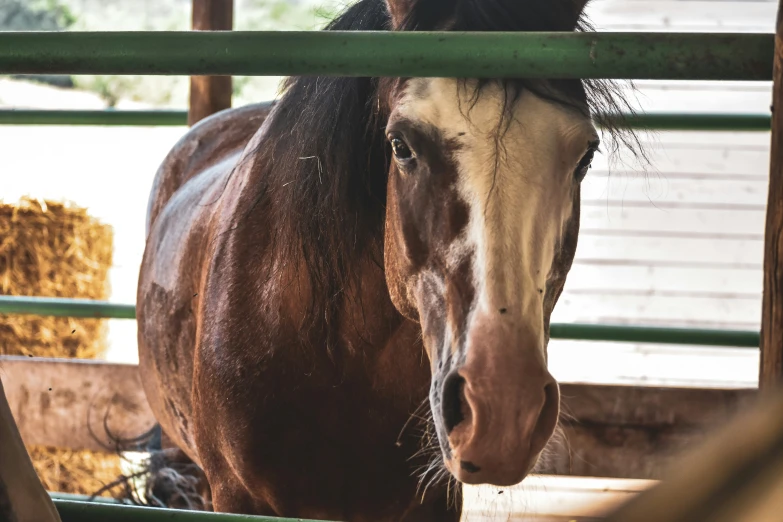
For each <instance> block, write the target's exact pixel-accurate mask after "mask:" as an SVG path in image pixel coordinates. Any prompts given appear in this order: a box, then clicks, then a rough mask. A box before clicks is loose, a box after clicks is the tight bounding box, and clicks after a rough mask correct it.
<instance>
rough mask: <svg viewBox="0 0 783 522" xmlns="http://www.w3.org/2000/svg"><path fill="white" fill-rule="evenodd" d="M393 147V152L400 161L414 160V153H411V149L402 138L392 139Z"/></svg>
mask: <svg viewBox="0 0 783 522" xmlns="http://www.w3.org/2000/svg"><path fill="white" fill-rule="evenodd" d="M391 146H392V151H393V152H394V156H395V157H396V158H397V159H398V160H400V161H408V160H411V159H413V152H411V149H410V148H409V147H408V145H407V144H406V143H405V142H404V141H402V140H401V139H400V138H392V139H391Z"/></svg>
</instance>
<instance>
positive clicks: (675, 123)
mask: <svg viewBox="0 0 783 522" xmlns="http://www.w3.org/2000/svg"><path fill="white" fill-rule="evenodd" d="M187 122H188V113H187V111H184V110H165V109H160V110H113V109H106V110H39V109H0V125H112V126H150V127H156V126H185V125H187ZM626 123H627V124H628V125H629V126H631V127H634V128H645V129H657V130H682V131H769V130H770V123H771V116H770V115H769V114H761V113H759V114H719V113H718V114H714V113H668V112H652V113H639V114H633V115H626Z"/></svg>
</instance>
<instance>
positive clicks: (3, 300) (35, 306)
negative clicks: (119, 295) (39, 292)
mask: <svg viewBox="0 0 783 522" xmlns="http://www.w3.org/2000/svg"><path fill="white" fill-rule="evenodd" d="M8 314H19V315H43V316H57V317H94V318H103V319H135V318H136V307H135V306H134V305H130V304H119V303H109V302H106V301H93V300H90V299H61V298H55V297H26V296H11V295H3V296H0V315H8Z"/></svg>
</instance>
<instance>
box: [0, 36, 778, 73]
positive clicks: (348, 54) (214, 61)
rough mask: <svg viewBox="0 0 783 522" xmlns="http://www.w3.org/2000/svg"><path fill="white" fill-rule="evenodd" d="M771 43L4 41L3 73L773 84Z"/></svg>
mask: <svg viewBox="0 0 783 522" xmlns="http://www.w3.org/2000/svg"><path fill="white" fill-rule="evenodd" d="M773 49H774V35H772V34H753V33H718V34H710V33H640V32H632V33H621V32H617V33H605V32H604V33H509V32H505V33H504V32H495V33H456V32H434V33H433V32H392V31H304V32H302V31H270V32H242V31H222V32H221V31H214V32H212V31H185V32H143V31H139V32H2V33H0V74H121V75H122V74H128V75H130V74H142V75H159V74H163V75H246V76H289V75H315V74H317V75H321V76H327V75H328V76H392V77H397V76H442V77H474V78H497V77H504V78H625V79H659V80H762V81H771V79H772V57H773Z"/></svg>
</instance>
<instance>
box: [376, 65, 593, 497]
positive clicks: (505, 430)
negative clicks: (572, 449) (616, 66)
mask: <svg viewBox="0 0 783 522" xmlns="http://www.w3.org/2000/svg"><path fill="white" fill-rule="evenodd" d="M477 89H478V86H477V85H476V84H475V83H473V84H472V83H471V82H459V81H457V80H448V79H413V80H409V81H407V82H405V83H401V84H400V85H399V86H398V87H397V90H396V92H395V93H394V94H393V95H392V101H391V102H390V104H391V105H392V106H393V109H392V114H391V118H390V120H389V125H388V127H387V133H388V137H389V139H390V140H391V142H392V147H393V149H394V154H395V161H393V163H392V169H391V173H390V177H389V189H388V201H389V204H388V206H387V217H386V231H387V232H386V236H387V237H386V246H385V249H386V252H385V258H386V274H387V281H388V282H389V287H390V289H391V293H392V297H393V300H394V302H395V305H396V306H397V307H398V309H399V310H400V311H401V312H403V313H404V314H406V315H407V316H408V317H410V318H413V319H415V320H418V321H420V323H421V325H422V331H423V334H424V337H423V338H424V344H425V347H426V349H427V352H428V354H429V356H430V361H431V364H432V371H433V379H432V386H431V391H430V403H431V407H432V411H433V416H434V419H435V423H436V428H437V432H438V435H439V439H440V443H441V449H442V452H443V456H444V461H445V463H446V466H447V467H448V469H449V470H450V471H451V473H452V474H453V475H454V476H455V477H457V478H458V479H459V480H460V481H462V482H466V483H492V484H496V485H510V484H515V483H518V482H519V481H521V480H522V479H523V478H524V476H525V475H526V474H527V473H528V472H529V471H530V470H531V469H532V467H533V466H534V465H535V462H536V460H537V458H538V455H539V454H540V453H541V451H542V450H543V448H544V446H545V445H546V443H547V442H548V440H549V438H550V437H551V435H552V433H553V432H554V429H555V427H556V424H557V418H558V411H559V392H558V386H557V383H556V381H555V380H554V378H553V377H552V376H551V375H550V374H549V372H548V370H547V365H546V343H547V329H548V323H549V314H550V313H551V310H552V306H553V304H554V303H553V302H552V300H553V299H555V298H556V295H558V294H559V291H560V289H561V288H562V283H563V279H564V277H565V273H567V272H568V268H569V267H570V263H571V260H572V259H573V255H574V248H575V244H571V243H570V242H569V241H566V240H565V239H566V237H567V236H569V235H573V236H574V237H575V234H569V232H573V231H574V228H575V227H576V228H578V216H579V210H578V204H579V183H580V181H581V178H582V176H583V175H584V170H586V168H587V166H588V165H589V160H590V158H592V154H593V151H594V149H595V147H596V146H597V135H596V130H595V128H594V127H593V125H592V124H591V122H590V120H589V118H587V117H586V116H584V115H582V114H580V113H579V112H578V111H572V110H568V109H564V108H563V107H560V106H558V105H555V104H554V103H551V102H548V101H545V100H543V99H541V98H540V97H538V96H536V95H534V94H531V93H529V92H522V93H521V94H519V95H518V96H516V95H514V94H512V93H510V92H509V90H508V89H507V88H505V87H503V86H502V84H500V83H494V84H488V85H486V86H484V87H483V88H482V89H480V90H477ZM474 93H478V95H477V96H476V95H475V94H474ZM474 96H475V97H474ZM472 97H473V98H472Z"/></svg>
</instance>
